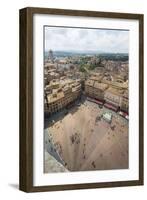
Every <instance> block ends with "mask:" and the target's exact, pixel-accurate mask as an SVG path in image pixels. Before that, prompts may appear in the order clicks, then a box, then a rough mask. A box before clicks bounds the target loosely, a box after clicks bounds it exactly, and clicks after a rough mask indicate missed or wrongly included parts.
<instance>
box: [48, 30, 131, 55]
mask: <svg viewBox="0 0 147 200" xmlns="http://www.w3.org/2000/svg"><path fill="white" fill-rule="evenodd" d="M44 33H45V51H48V50H50V49H52V50H53V51H57V50H58V51H97V52H105V53H108V52H109V53H128V51H129V31H127V30H109V29H85V28H84V29H81V28H67V27H66V28H64V27H48V26H46V27H45V32H44Z"/></svg>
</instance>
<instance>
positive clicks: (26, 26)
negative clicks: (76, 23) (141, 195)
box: [19, 7, 144, 192]
mask: <svg viewBox="0 0 147 200" xmlns="http://www.w3.org/2000/svg"><path fill="white" fill-rule="evenodd" d="M34 14H53V15H65V16H85V17H103V18H118V19H132V20H134V19H135V20H138V21H139V180H130V181H115V182H103V183H102V182H101V183H84V184H66V185H52V186H33V15H34ZM19 50H20V51H19V58H20V60H19V92H20V95H19V125H20V126H19V189H20V190H22V191H24V192H44V191H59V190H76V189H90V188H107V187H121V186H137V185H143V184H144V92H143V91H144V85H143V82H144V81H143V77H144V69H143V68H144V66H143V60H144V15H143V14H131V13H113V12H98V11H84V10H63V9H50V8H35V7H27V8H23V9H20V10H19Z"/></svg>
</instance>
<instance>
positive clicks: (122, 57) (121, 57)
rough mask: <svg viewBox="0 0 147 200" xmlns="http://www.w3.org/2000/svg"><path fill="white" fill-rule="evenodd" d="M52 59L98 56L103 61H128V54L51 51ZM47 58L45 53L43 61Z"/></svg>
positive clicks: (46, 52)
mask: <svg viewBox="0 0 147 200" xmlns="http://www.w3.org/2000/svg"><path fill="white" fill-rule="evenodd" d="M53 54H54V57H72V56H98V57H100V58H102V59H105V60H115V61H128V60H129V55H128V53H109V52H108V53H106V52H96V51H85V52H84V51H53ZM47 58H48V51H45V59H47Z"/></svg>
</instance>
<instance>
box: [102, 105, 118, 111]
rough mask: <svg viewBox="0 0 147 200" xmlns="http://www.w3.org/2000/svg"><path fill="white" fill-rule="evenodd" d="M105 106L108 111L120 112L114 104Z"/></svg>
mask: <svg viewBox="0 0 147 200" xmlns="http://www.w3.org/2000/svg"><path fill="white" fill-rule="evenodd" d="M104 106H105V107H106V108H108V109H111V110H113V111H115V112H116V111H117V110H118V107H116V106H113V105H112V104H108V103H105V104H104Z"/></svg>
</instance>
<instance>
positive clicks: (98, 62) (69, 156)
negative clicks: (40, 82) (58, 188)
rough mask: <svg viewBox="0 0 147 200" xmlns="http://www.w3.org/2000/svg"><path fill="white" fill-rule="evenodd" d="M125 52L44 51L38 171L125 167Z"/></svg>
mask: <svg viewBox="0 0 147 200" xmlns="http://www.w3.org/2000/svg"><path fill="white" fill-rule="evenodd" d="M128 71H129V65H128V54H95V53H88V52H86V53H75V52H71V53H70V52H54V51H53V50H49V51H48V52H46V56H45V60H44V152H45V153H44V162H45V163H44V172H45V173H53V172H74V171H90V170H112V169H127V168H128V167H129V163H128V155H129V152H128V149H129V147H128V142H129V131H128V130H129V97H128V95H129V93H128V87H129V82H128V76H129V73H128Z"/></svg>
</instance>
